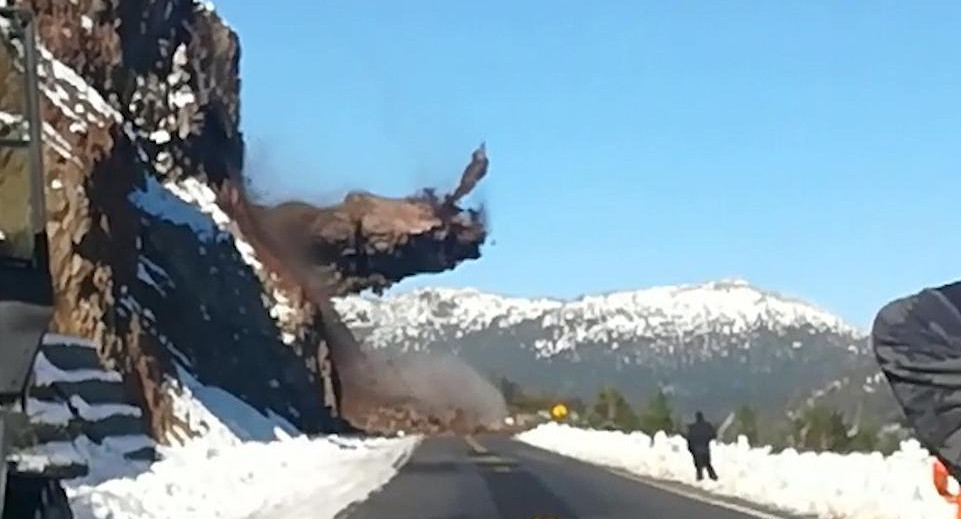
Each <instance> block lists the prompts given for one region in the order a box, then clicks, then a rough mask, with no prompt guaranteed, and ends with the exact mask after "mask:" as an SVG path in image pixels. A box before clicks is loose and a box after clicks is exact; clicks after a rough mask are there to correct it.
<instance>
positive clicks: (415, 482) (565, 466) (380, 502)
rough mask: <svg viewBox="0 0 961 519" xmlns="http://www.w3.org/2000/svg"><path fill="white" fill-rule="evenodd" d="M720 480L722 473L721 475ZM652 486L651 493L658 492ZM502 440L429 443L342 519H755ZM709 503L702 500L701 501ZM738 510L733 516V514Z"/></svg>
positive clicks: (748, 513)
mask: <svg viewBox="0 0 961 519" xmlns="http://www.w3.org/2000/svg"><path fill="white" fill-rule="evenodd" d="M722 476H723V475H722ZM658 487H659V488H658ZM686 493H687V491H685V490H682V489H680V488H678V489H677V490H674V489H672V488H671V487H667V486H664V485H658V486H657V487H655V486H651V485H649V484H646V483H644V482H642V481H638V480H635V479H631V478H629V477H625V476H624V475H620V474H615V473H613V472H611V471H609V470H607V469H604V468H601V467H596V466H593V465H589V464H585V463H581V462H579V461H575V460H572V459H569V458H565V457H562V456H558V455H556V454H552V453H549V452H547V451H543V450H540V449H537V448H534V447H531V446H529V445H526V444H523V443H521V442H517V441H513V440H511V439H509V438H498V437H479V438H477V439H473V438H468V439H467V440H466V441H465V440H464V439H461V438H431V439H427V440H425V441H424V442H423V443H422V444H421V445H420V447H418V449H417V450H416V451H415V452H414V454H413V456H412V457H411V459H410V460H409V461H408V462H407V464H406V465H404V467H403V468H401V470H400V472H399V473H398V474H397V476H395V477H394V479H392V480H391V481H390V482H389V483H388V484H387V485H386V486H385V487H384V488H383V489H381V490H380V491H378V492H376V493H374V494H373V495H371V496H370V498H369V499H367V500H366V501H364V502H362V503H359V504H355V505H353V506H351V507H349V508H348V509H347V510H345V511H344V512H343V513H342V514H340V515H339V516H338V517H339V518H345V519H759V518H764V519H767V518H774V517H777V516H774V515H770V514H765V513H763V512H760V513H752V512H751V511H750V510H745V509H744V508H743V507H741V506H740V505H736V504H734V505H732V506H733V509H732V508H730V507H726V506H725V504H719V503H717V502H715V504H711V503H709V502H705V501H702V500H700V499H699V498H697V497H696V494H695V495H694V497H689V496H688V495H685V494H686ZM707 499H708V501H710V498H707ZM738 510H740V511H738Z"/></svg>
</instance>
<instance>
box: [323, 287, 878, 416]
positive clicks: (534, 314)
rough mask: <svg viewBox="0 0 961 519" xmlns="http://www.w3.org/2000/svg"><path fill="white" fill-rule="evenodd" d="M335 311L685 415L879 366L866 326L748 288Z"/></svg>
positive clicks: (388, 344) (376, 330)
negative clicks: (663, 391)
mask: <svg viewBox="0 0 961 519" xmlns="http://www.w3.org/2000/svg"><path fill="white" fill-rule="evenodd" d="M337 308H338V310H339V311H340V312H341V314H342V315H343V316H344V318H345V321H346V322H347V323H348V325H349V326H350V327H351V328H352V329H353V330H354V332H355V333H356V334H357V335H358V337H360V338H361V339H363V341H364V342H365V344H366V345H367V346H368V347H369V348H374V349H377V348H388V349H394V350H399V351H417V350H426V351H441V352H451V353H454V354H456V355H459V356H461V357H463V358H465V359H466V360H468V361H469V362H471V363H472V364H474V365H475V367H477V368H479V369H481V370H483V371H485V372H487V373H488V374H491V375H493V376H506V377H508V378H510V379H512V380H515V381H517V382H519V383H521V384H522V385H527V386H534V387H538V388H540V389H544V390H552V391H565V392H573V393H575V394H579V395H581V396H584V397H590V396H592V395H593V394H594V393H595V392H596V391H597V390H598V389H599V388H600V386H601V385H603V384H607V383H613V384H615V385H616V386H617V387H619V388H620V389H621V390H622V391H624V392H625V393H626V394H628V395H629V396H631V397H633V398H635V399H638V398H644V397H645V396H647V395H649V394H650V393H651V392H652V391H653V390H654V389H655V388H657V387H664V388H667V389H669V390H671V391H673V392H674V393H675V396H676V398H677V400H678V402H679V403H680V404H681V406H682V407H683V408H689V407H692V406H698V407H706V408H718V410H720V408H722V407H730V406H734V405H739V404H741V403H752V404H755V405H757V406H759V407H763V408H769V409H772V410H773V409H784V406H785V405H789V404H791V403H794V402H802V401H804V400H805V399H806V398H807V397H808V396H810V395H811V394H812V393H813V392H814V391H815V390H817V389H819V388H823V387H825V386H826V385H828V384H830V383H831V382H832V381H834V380H837V379H838V378H840V377H841V376H842V374H843V373H844V372H845V368H846V367H850V366H853V365H861V364H863V363H864V362H867V361H869V360H870V352H869V348H868V342H867V338H866V335H865V334H864V332H862V331H861V330H859V329H857V328H856V327H854V326H851V325H850V324H847V323H845V322H844V321H843V320H842V319H840V318H839V317H837V316H835V315H832V314H831V313H829V312H827V311H825V310H822V309H820V308H818V307H816V306H814V305H811V304H809V303H806V302H804V301H801V300H798V299H794V298H791V297H786V296H783V295H780V294H777V293H775V292H770V291H766V290H762V289H760V288H758V287H756V286H753V285H751V284H750V283H748V282H746V281H743V280H724V281H718V282H711V283H706V284H701V285H682V286H667V287H657V288H650V289H646V290H637V291H629V292H616V293H611V294H605V295H598V296H586V297H582V298H580V299H577V300H574V301H560V300H552V299H524V298H512V297H503V296H499V295H494V294H488V293H483V292H480V291H477V290H472V289H450V288H425V289H419V290H414V291H412V292H409V293H403V294H398V295H391V296H387V297H383V298H377V297H372V296H354V297H347V298H343V299H340V300H338V301H337Z"/></svg>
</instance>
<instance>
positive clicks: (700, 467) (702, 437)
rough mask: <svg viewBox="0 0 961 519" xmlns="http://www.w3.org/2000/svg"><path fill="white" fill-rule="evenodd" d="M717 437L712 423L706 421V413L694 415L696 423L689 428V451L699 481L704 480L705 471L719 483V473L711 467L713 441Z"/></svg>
mask: <svg viewBox="0 0 961 519" xmlns="http://www.w3.org/2000/svg"><path fill="white" fill-rule="evenodd" d="M716 437H717V431H716V430H715V429H714V426H713V425H711V423H710V422H708V421H707V420H705V419H704V413H702V412H700V411H698V412H697V413H696V414H695V415H694V423H692V424H690V425H688V426H687V450H689V451H691V456H693V457H694V468H695V469H696V470H697V480H698V481H701V480H703V479H704V470H705V469H707V475H708V477H710V478H711V479H712V480H714V481H717V472H714V466H713V465H711V440H713V439H714V438H716Z"/></svg>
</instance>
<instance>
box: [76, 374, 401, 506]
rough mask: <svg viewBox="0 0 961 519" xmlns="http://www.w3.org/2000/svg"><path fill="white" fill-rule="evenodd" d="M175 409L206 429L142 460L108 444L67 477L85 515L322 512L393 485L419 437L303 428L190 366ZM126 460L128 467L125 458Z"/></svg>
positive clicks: (193, 424) (194, 425)
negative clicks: (303, 431) (148, 461)
mask: <svg viewBox="0 0 961 519" xmlns="http://www.w3.org/2000/svg"><path fill="white" fill-rule="evenodd" d="M180 377H181V382H180V383H178V384H173V385H172V386H173V387H172V396H173V397H174V402H175V406H174V413H175V414H176V415H177V417H178V418H179V419H181V420H183V421H184V422H185V423H187V424H188V426H189V427H190V428H191V429H192V430H194V431H201V432H202V434H201V435H200V436H199V437H195V438H188V437H186V434H184V435H183V437H180V436H176V435H175V436H173V437H171V440H172V441H173V442H175V443H177V444H179V445H177V446H175V447H167V448H161V449H160V454H161V455H162V457H163V459H162V460H161V461H159V462H156V463H154V464H153V465H150V466H149V467H148V466H146V465H137V464H136V463H135V462H127V461H123V460H120V459H119V458H117V457H112V456H109V455H107V454H106V453H104V454H102V455H100V456H95V457H94V458H93V462H92V463H91V475H90V476H89V477H86V478H83V479H82V480H76V481H72V482H69V485H68V488H67V493H68V495H69V496H70V500H71V504H72V506H73V508H74V512H75V514H76V518H77V519H179V518H191V517H196V518H205V519H206V518H210V519H241V518H243V519H259V518H264V519H266V518H271V519H288V518H289V519H300V518H304V517H310V518H311V519H315V518H316V519H320V518H325V517H334V514H336V513H337V512H338V511H340V510H342V509H343V508H345V507H346V506H347V505H349V504H350V503H352V502H354V501H358V500H361V499H363V498H365V497H366V496H367V495H368V494H369V493H370V492H372V491H374V490H376V489H377V488H379V487H381V486H382V485H383V484H385V483H386V482H387V481H388V480H389V479H390V478H391V477H393V475H394V474H395V473H396V471H397V467H399V466H400V465H401V464H402V463H403V462H404V461H405V460H406V459H407V457H408V456H409V454H410V452H411V451H412V450H413V449H414V447H416V445H417V443H418V441H419V439H417V438H403V439H383V438H373V439H358V438H338V437H336V436H329V437H316V438H311V437H307V436H303V435H300V434H299V433H298V431H297V430H296V429H294V427H293V426H291V425H290V424H289V423H287V422H285V421H283V420H282V419H280V418H278V417H276V416H272V415H263V414H261V413H260V412H259V411H257V410H256V409H253V408H251V407H250V406H248V405H247V404H245V403H244V402H243V401H241V400H239V399H238V398H236V397H235V396H233V395H231V394H230V393H227V392H226V391H223V390H222V389H219V388H216V387H211V386H205V385H203V384H201V383H200V382H198V381H197V380H196V379H194V378H193V377H191V376H190V375H189V374H188V373H187V372H185V371H182V372H181V373H180ZM121 465H122V466H121Z"/></svg>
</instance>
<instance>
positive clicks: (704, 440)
mask: <svg viewBox="0 0 961 519" xmlns="http://www.w3.org/2000/svg"><path fill="white" fill-rule="evenodd" d="M716 437H717V431H715V430H714V426H713V425H711V423H710V422H708V421H707V420H698V421H696V422H694V423H692V424H690V425H688V426H687V449H688V450H689V451H691V452H697V453H703V452H709V451H710V449H711V440H713V439H714V438H716Z"/></svg>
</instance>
